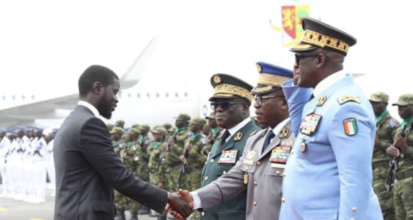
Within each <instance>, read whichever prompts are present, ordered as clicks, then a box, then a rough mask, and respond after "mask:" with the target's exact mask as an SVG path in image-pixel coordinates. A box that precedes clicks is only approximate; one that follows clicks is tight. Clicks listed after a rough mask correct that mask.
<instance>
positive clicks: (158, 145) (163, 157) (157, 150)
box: [107, 113, 221, 220]
mask: <svg viewBox="0 0 413 220" xmlns="http://www.w3.org/2000/svg"><path fill="white" fill-rule="evenodd" d="M107 126H108V129H109V131H110V134H111V137H112V143H113V147H114V150H115V152H116V154H117V155H118V156H119V158H120V159H121V161H122V162H123V163H124V164H125V166H126V167H127V168H128V169H129V170H130V171H131V172H132V173H133V174H134V175H135V176H137V177H139V178H141V179H143V180H145V181H148V182H150V183H151V184H153V185H156V186H158V187H160V188H164V189H166V190H168V191H170V192H176V191H178V189H179V188H185V189H192V190H195V189H198V188H200V187H201V171H202V168H203V166H204V164H205V161H206V158H207V155H208V152H209V150H210V148H211V145H212V143H213V142H214V140H215V139H216V138H218V136H219V134H220V130H221V129H220V128H219V127H218V126H217V123H216V121H215V117H214V114H213V113H212V114H210V115H209V116H208V117H206V118H205V119H204V118H200V117H197V118H194V119H192V120H191V117H190V116H189V115H187V114H179V115H178V116H177V117H176V118H175V126H172V125H171V124H169V123H165V124H163V125H158V126H154V127H153V128H152V129H151V128H150V127H149V126H148V125H146V124H142V125H139V124H134V125H132V126H131V128H128V129H125V128H124V121H123V120H118V121H116V123H115V125H114V126H113V125H111V124H107ZM149 133H150V134H151V135H149ZM115 206H116V211H117V216H116V218H115V219H119V220H123V219H125V210H129V212H130V213H131V220H136V219H138V214H150V215H151V216H157V217H158V218H159V219H166V213H156V212H154V211H153V210H152V211H151V210H149V209H148V208H147V207H145V206H142V205H140V204H139V203H137V202H135V201H133V200H131V199H129V198H127V197H125V196H123V195H122V194H120V193H118V192H115ZM194 218H196V216H194Z"/></svg>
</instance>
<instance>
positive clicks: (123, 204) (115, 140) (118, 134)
mask: <svg viewBox="0 0 413 220" xmlns="http://www.w3.org/2000/svg"><path fill="white" fill-rule="evenodd" d="M123 133H124V131H123V129H122V128H120V127H114V128H113V129H112V130H111V131H110V134H111V136H112V145H113V148H114V151H115V153H116V155H118V157H120V152H121V151H122V149H123V146H124V144H122V135H123ZM122 162H123V160H122ZM114 202H115V208H116V217H115V220H125V209H126V208H127V200H126V197H125V196H124V195H122V194H121V193H119V192H118V191H115V198H114Z"/></svg>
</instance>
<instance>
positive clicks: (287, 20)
mask: <svg viewBox="0 0 413 220" xmlns="http://www.w3.org/2000/svg"><path fill="white" fill-rule="evenodd" d="M309 11H310V7H309V6H308V5H296V6H282V7H281V15H282V25H283V29H284V31H285V32H286V33H287V34H288V36H290V37H291V38H292V39H300V38H301V36H302V35H303V34H304V30H303V28H302V27H301V18H302V17H305V16H308V15H309Z"/></svg>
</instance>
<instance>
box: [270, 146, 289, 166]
mask: <svg viewBox="0 0 413 220" xmlns="http://www.w3.org/2000/svg"><path fill="white" fill-rule="evenodd" d="M290 151H291V147H287V146H277V147H275V148H274V149H273V150H272V152H271V157H270V162H271V163H275V164H280V165H284V164H285V163H286V162H287V159H288V157H289V156H290ZM273 165H274V164H271V166H273Z"/></svg>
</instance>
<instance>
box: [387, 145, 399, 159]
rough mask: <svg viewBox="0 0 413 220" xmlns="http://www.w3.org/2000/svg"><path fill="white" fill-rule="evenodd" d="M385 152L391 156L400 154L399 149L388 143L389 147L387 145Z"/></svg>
mask: <svg viewBox="0 0 413 220" xmlns="http://www.w3.org/2000/svg"><path fill="white" fill-rule="evenodd" d="M386 153H387V154H388V155H390V156H392V157H398V156H400V151H399V149H397V148H396V147H395V146H394V145H390V147H388V148H387V149H386Z"/></svg>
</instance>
